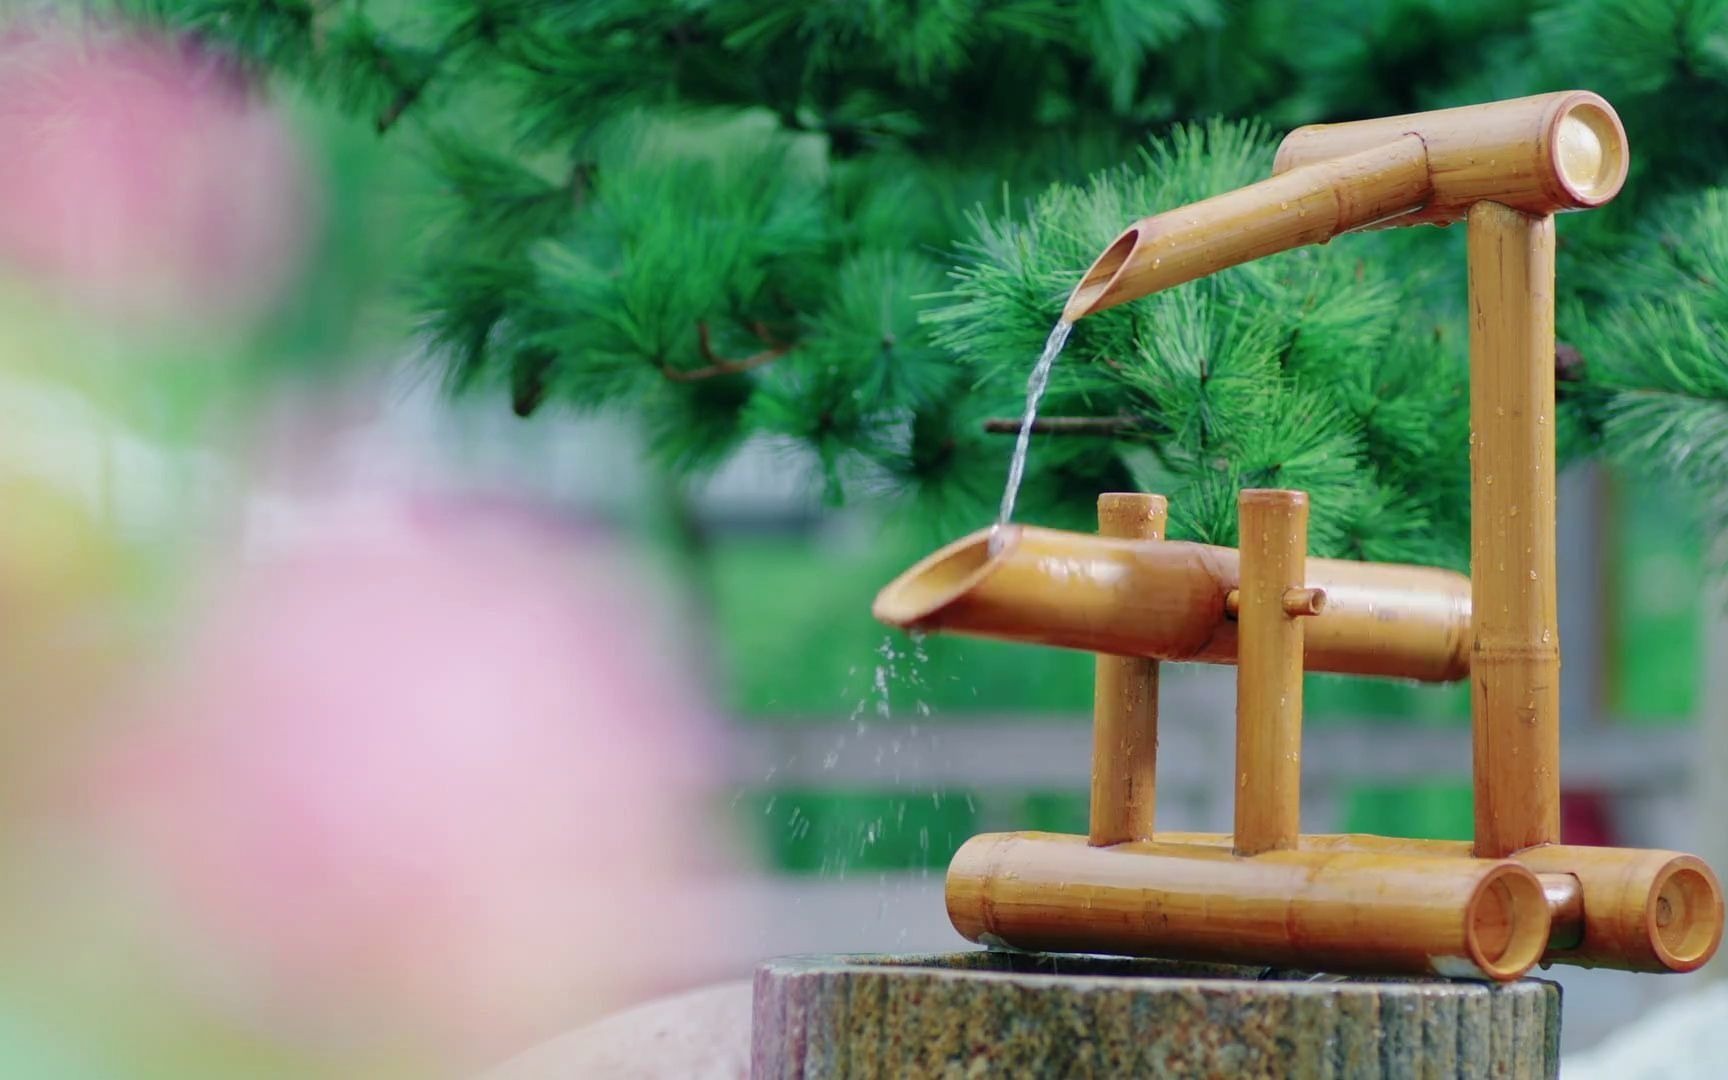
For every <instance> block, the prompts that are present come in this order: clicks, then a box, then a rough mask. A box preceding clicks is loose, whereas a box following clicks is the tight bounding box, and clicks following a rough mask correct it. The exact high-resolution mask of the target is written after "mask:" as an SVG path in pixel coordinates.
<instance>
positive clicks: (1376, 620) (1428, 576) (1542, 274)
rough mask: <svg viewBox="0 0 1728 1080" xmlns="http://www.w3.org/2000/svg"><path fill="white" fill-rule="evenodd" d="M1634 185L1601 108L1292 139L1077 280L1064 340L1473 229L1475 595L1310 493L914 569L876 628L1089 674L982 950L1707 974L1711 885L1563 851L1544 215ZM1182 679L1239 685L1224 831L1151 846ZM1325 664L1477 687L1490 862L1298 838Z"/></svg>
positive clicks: (1482, 852)
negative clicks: (1258, 274) (1057, 827)
mask: <svg viewBox="0 0 1728 1080" xmlns="http://www.w3.org/2000/svg"><path fill="white" fill-rule="evenodd" d="M1626 168H1627V150H1626V138H1625V133H1624V131H1623V130H1622V129H1621V127H1620V122H1619V119H1618V117H1616V116H1615V114H1614V110H1613V109H1612V107H1610V106H1609V105H1608V103H1607V102H1606V101H1604V100H1602V99H1601V98H1600V97H1598V96H1596V95H1595V94H1591V93H1588V92H1585V91H1567V92H1562V93H1556V94H1544V95H1539V96H1537V97H1530V98H1521V99H1517V100H1513V101H1503V102H1496V103H1492V104H1487V105H1480V106H1472V107H1469V108H1465V109H1447V110H1442V111H1439V112H1432V113H1421V114H1415V115H1410V116H1401V117H1390V118H1386V119H1381V120H1367V121H1360V122H1356V123H1347V124H1333V125H1318V126H1313V127H1308V128H1300V129H1298V130H1296V131H1294V132H1292V133H1291V134H1290V135H1289V136H1288V137H1286V139H1285V140H1284V143H1283V144H1282V145H1281V146H1280V148H1279V152H1278V155H1277V159H1276V162H1275V165H1274V175H1273V176H1272V177H1271V178H1270V179H1267V180H1263V181H1260V182H1259V183H1256V184H1251V185H1249V186H1247V187H1244V188H1241V189H1239V190H1237V191H1233V192H1229V193H1226V194H1223V195H1219V196H1215V197H1213V198H1210V199H1206V200H1203V201H1201V202H1198V203H1195V204H1193V205H1192V206H1188V207H1182V208H1179V209H1176V210H1171V211H1167V212H1165V213H1162V214H1159V215H1156V216H1154V217H1149V218H1145V219H1142V220H1141V221H1138V222H1136V223H1134V224H1133V225H1131V226H1130V227H1129V228H1128V229H1127V230H1125V231H1124V232H1123V233H1122V234H1121V235H1120V236H1118V237H1117V238H1116V240H1115V241H1113V242H1112V243H1111V244H1110V245H1108V247H1107V248H1106V249H1105V251H1104V253H1103V254H1102V255H1101V256H1100V257H1099V258H1098V260H1097V261H1096V262H1094V263H1093V265H1092V266H1091V267H1090V268H1088V269H1087V270H1086V272H1085V273H1084V274H1083V275H1082V277H1081V280H1080V283H1079V284H1078V285H1077V286H1076V287H1075V289H1074V291H1073V293H1072V294H1071V295H1070V297H1069V299H1068V302H1067V304H1066V306H1065V308H1064V311H1063V318H1065V319H1068V320H1070V321H1072V320H1075V319H1079V318H1083V317H1086V316H1088V315H1091V314H1094V313H1096V312H1098V311H1102V310H1105V309H1107V308H1109V307H1112V306H1115V305H1117V304H1120V303H1124V302H1126V301H1129V300H1133V299H1135V298H1138V297H1140V296H1144V295H1147V294H1149V293H1152V292H1155V291H1158V290H1160V289H1164V288H1169V287H1171V286H1174V285H1178V284H1181V283H1183V282H1185V281H1190V280H1193V279H1194V278H1197V277H1202V276H1204V275H1206V274H1210V273H1213V272H1216V271H1218V270H1221V269H1224V268H1226V267H1229V266H1234V265H1237V264H1239V263H1242V262H1245V261H1248V260H1250V259H1255V258H1259V257H1261V256H1264V255H1268V254H1272V253H1274V252H1277V251H1283V250H1286V249H1288V248H1291V247H1295V246H1298V245H1301V244H1309V243H1324V242H1327V241H1328V240H1330V239H1332V238H1333V237H1334V236H1336V235H1338V234H1340V233H1344V232H1349V231H1352V230H1358V229H1365V228H1382V227H1389V226H1399V225H1406V224H1422V223H1432V224H1448V223H1451V222H1454V221H1466V222H1467V223H1468V224H1467V229H1468V241H1469V242H1468V260H1469V279H1470V311H1471V327H1470V331H1471V332H1470V396H1471V401H1470V411H1471V429H1472V438H1471V446H1470V450H1469V452H1470V454H1471V511H1472V513H1471V575H1470V577H1469V578H1467V579H1466V578H1464V577H1462V576H1461V575H1457V574H1452V573H1448V572H1446V571H1440V570H1433V569H1428V568H1424V567H1406V566H1391V565H1377V564H1369V563H1355V562H1345V561H1339V560H1330V559H1309V558H1307V557H1306V515H1307V509H1306V507H1307V503H1306V496H1304V495H1303V494H1302V493H1300V492H1286V491H1252V490H1251V491H1243V492H1242V493H1241V494H1240V520H1241V529H1240V532H1241V546H1240V548H1239V549H1231V548H1223V547H1215V546H1210V545H1203V544H1192V543H1184V542H1179V541H1167V540H1164V539H1163V538H1162V535H1163V520H1164V513H1165V507H1164V500H1163V499H1162V498H1159V497H1157V496H1148V495H1133V494H1108V495H1104V496H1101V497H1100V503H1099V522H1100V531H1101V532H1103V533H1104V534H1105V535H1102V536H1088V535H1085V534H1079V533H1070V532H1061V531H1057V530H1051V529H1039V528H1032V527H1007V528H1004V529H1002V530H1001V531H1000V534H999V535H998V537H997V542H996V543H995V544H994V545H992V544H991V543H990V537H989V533H988V532H987V531H985V532H979V533H976V534H973V535H972V536H968V537H964V538H962V539H960V540H958V541H956V542H954V543H952V544H950V545H948V546H947V547H945V548H943V549H941V550H939V551H937V552H936V553H934V554H932V555H931V556H929V557H927V558H926V559H924V560H922V561H921V562H919V563H918V564H916V565H915V566H913V567H912V568H911V569H909V570H908V571H906V573H904V574H902V575H901V576H900V577H899V578H898V579H896V580H895V581H894V582H892V583H890V584H889V585H888V586H887V587H886V588H884V589H883V590H882V592H881V593H880V594H879V595H878V597H877V599H876V604H875V608H874V612H875V614H876V616H877V618H879V619H881V620H882V621H884V622H887V623H889V624H891V625H896V626H902V627H907V628H914V629H919V630H927V631H937V632H943V631H947V632H958V633H965V634H973V635H978V636H984V637H997V638H1006V639H1011V640H1017V641H1026V642H1036V643H1042V644H1048V645H1055V646H1059V647H1065V648H1075V649H1085V650H1090V651H1093V652H1096V653H1099V654H1100V656H1099V660H1098V683H1097V691H1098V701H1097V704H1096V706H1095V725H1096V729H1095V733H1094V748H1093V763H1092V769H1093V783H1092V792H1093V798H1092V826H1091V829H1090V832H1089V835H1088V836H1085V837H1073V836H1056V835H1050V834H1039V833H1006V834H994V835H984V836H978V837H974V838H973V839H972V840H970V841H968V842H967V843H966V844H965V845H964V846H963V847H962V848H961V849H960V851H959V852H958V853H957V854H956V855H955V857H954V860H953V863H952V864H951V865H950V868H949V873H948V885H947V901H948V910H949V915H950V918H951V920H952V921H953V923H954V925H955V927H956V928H957V929H959V930H960V932H961V933H962V934H964V935H966V936H967V937H968V938H971V939H972V940H974V941H980V942H985V943H989V944H997V945H1005V946H1011V947H1015V948H1021V949H1032V950H1046V951H1071V952H1089V953H1104V954H1121V955H1141V956H1156V957H1165V958H1170V959H1191V960H1213V961H1226V962H1243V963H1263V964H1277V965H1293V966H1299V967H1310V968H1320V969H1329V970H1340V971H1370V972H1407V973H1423V974H1435V975H1443V976H1466V977H1472V978H1481V979H1490V980H1495V981H1509V980H1513V979H1517V978H1518V977H1520V976H1521V975H1523V974H1524V972H1525V971H1527V970H1528V969H1529V967H1530V966H1531V965H1532V964H1535V963H1537V962H1538V961H1542V962H1547V963H1568V964H1578V965H1582V966H1596V967H1614V968H1622V969H1626V970H1634V971H1691V970H1694V969H1696V968H1698V967H1699V966H1701V965H1703V964H1704V963H1705V962H1706V961H1708V960H1709V959H1710V957H1711V956H1712V955H1713V954H1714V953H1715V951H1716V949H1717V947H1718V945H1719V944H1720V941H1721V937H1722V931H1723V901H1722V893H1721V887H1720V885H1719V884H1718V882H1717V879H1716V877H1715V875H1714V874H1713V873H1712V871H1711V870H1710V868H1709V867H1708V866H1707V865H1705V864H1704V863H1703V862H1702V861H1701V860H1699V859H1697V858H1696V857H1694V856H1691V855H1686V854H1682V853H1679V852H1672V851H1661V850H1642V849H1628V848H1597V847H1579V846H1575V845H1567V844H1563V843H1562V842H1561V837H1560V830H1559V792H1560V786H1559V785H1560V780H1559V745H1560V744H1559V738H1560V726H1559V693H1558V686H1559V681H1558V674H1559V662H1560V653H1559V635H1558V626H1557V624H1556V619H1555V517H1554V435H1553V430H1554V428H1553V424H1552V422H1551V418H1552V417H1553V415H1554V377H1553V355H1554V312H1553V304H1554V293H1553V279H1554V232H1553V214H1555V213H1557V212H1561V211H1568V210H1579V209H1588V208H1590V207H1594V206H1599V205H1601V204H1602V203H1605V202H1607V201H1608V200H1609V199H1611V198H1613V197H1614V195H1615V194H1616V193H1618V191H1619V189H1620V186H1621V184H1622V183H1623V182H1624V180H1625V176H1626ZM1460 450H1461V452H1462V450H1463V448H1460ZM1168 661H1185V662H1202V663H1218V664H1236V665H1237V672H1236V678H1237V719H1236V725H1237V744H1236V745H1237V784H1236V789H1235V797H1236V820H1235V831H1234V832H1233V833H1232V834H1229V835H1224V834H1176V833H1162V834H1160V833H1156V832H1155V831H1154V828H1153V825H1154V816H1153V808H1152V805H1151V803H1152V793H1153V791H1154V790H1155V776H1154V772H1155V766H1156V746H1157V701H1156V696H1157V665H1158V663H1159V662H1168ZM1304 671H1332V672H1340V673H1345V674H1357V675H1371V676H1394V677H1401V678H1410V679H1421V680H1426V681H1434V682H1446V681H1456V680H1459V679H1463V678H1466V677H1468V678H1470V680H1471V687H1472V693H1471V715H1472V720H1471V738H1472V746H1473V762H1472V770H1473V780H1474V794H1475V839H1474V841H1473V842H1470V843H1463V842H1450V841H1426V840H1410V839H1401V838H1396V837H1368V836H1323V835H1302V834H1301V833H1300V830H1299V822H1298V808H1299V805H1300V802H1299V798H1298V796H1299V787H1300V767H1301V766H1300V761H1301V705H1302V701H1301V682H1300V680H1301V676H1302V673H1303V672H1304ZM1137 727H1138V730H1137Z"/></svg>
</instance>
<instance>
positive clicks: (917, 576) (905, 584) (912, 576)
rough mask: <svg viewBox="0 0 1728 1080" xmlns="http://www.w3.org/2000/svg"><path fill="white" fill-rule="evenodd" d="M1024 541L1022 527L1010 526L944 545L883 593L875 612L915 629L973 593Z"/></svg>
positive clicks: (879, 617)
mask: <svg viewBox="0 0 1728 1080" xmlns="http://www.w3.org/2000/svg"><path fill="white" fill-rule="evenodd" d="M992 536H994V537H995V539H996V543H995V548H996V550H995V551H994V552H992V551H991V550H990V549H991V537H992ZM1019 542H1020V527H1019V526H1017V525H1005V526H1002V527H1001V528H999V529H996V530H993V531H992V530H986V531H983V532H976V533H973V534H972V535H970V536H963V537H961V538H960V539H958V540H956V541H954V542H953V543H952V544H949V545H948V546H946V547H943V548H938V549H937V550H936V551H934V552H932V553H931V554H929V555H926V556H925V557H924V558H922V559H920V560H919V561H918V562H916V563H914V564H913V565H912V567H911V568H910V569H908V570H907V571H906V572H905V573H904V574H901V575H900V576H899V577H897V578H895V579H894V580H893V581H892V582H890V583H889V584H888V585H887V586H886V587H885V588H884V589H883V590H882V591H881V592H879V593H877V594H876V602H875V603H874V604H872V605H871V607H870V614H871V615H873V616H875V618H876V619H877V621H879V622H883V623H886V624H888V625H889V626H897V627H899V628H901V629H903V630H907V629H914V628H916V627H917V626H918V625H919V624H921V623H923V622H926V621H928V620H929V619H931V618H934V617H935V616H936V615H937V614H938V613H939V612H941V611H942V609H943V608H945V607H947V606H948V605H949V604H952V603H953V602H954V601H956V600H958V599H960V598H961V597H963V596H965V595H966V594H967V593H969V592H971V591H972V589H974V588H975V587H976V586H977V585H978V583H979V582H981V581H983V580H984V579H985V578H986V577H987V576H989V574H990V572H991V571H992V570H993V569H994V564H997V563H999V562H1000V561H1001V558H1002V556H1003V555H1004V554H1005V553H1006V552H1008V551H1011V550H1012V549H1013V548H1014V546H1015V545H1016V544H1018V543H1019Z"/></svg>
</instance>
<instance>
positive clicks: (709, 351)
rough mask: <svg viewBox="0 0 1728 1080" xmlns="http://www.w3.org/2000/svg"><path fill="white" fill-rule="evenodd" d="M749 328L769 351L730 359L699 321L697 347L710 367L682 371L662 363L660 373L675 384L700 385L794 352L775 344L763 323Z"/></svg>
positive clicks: (782, 344)
mask: <svg viewBox="0 0 1728 1080" xmlns="http://www.w3.org/2000/svg"><path fill="white" fill-rule="evenodd" d="M750 329H751V330H752V331H753V332H754V333H755V334H756V336H757V337H759V338H761V339H762V341H763V343H764V344H766V345H767V346H768V348H766V349H763V350H762V351H761V352H759V353H752V354H751V355H749V356H746V357H744V358H743V359H741V360H728V359H726V358H725V357H722V356H721V355H720V354H718V353H716V352H715V351H714V342H713V339H712V338H711V337H710V336H709V333H708V324H707V323H705V322H699V323H697V324H696V345H697V348H699V349H700V350H701V351H702V358H703V359H704V360H707V361H708V366H707V367H699V368H690V369H688V370H681V369H679V368H675V367H671V366H669V365H666V364H662V365H660V374H662V375H664V376H666V377H667V378H668V379H670V380H672V381H673V382H700V381H702V380H703V379H715V378H719V377H720V376H722V375H737V374H740V373H741V372H745V371H749V370H750V369H751V368H758V367H761V366H762V365H763V364H767V363H772V362H773V361H775V360H778V359H780V358H781V357H782V356H785V355H786V354H787V353H789V352H791V351H792V346H790V345H787V344H785V343H783V342H778V341H775V340H774V336H773V335H772V334H770V333H769V332H768V328H767V327H766V326H764V325H763V324H762V323H753V324H751V327H750Z"/></svg>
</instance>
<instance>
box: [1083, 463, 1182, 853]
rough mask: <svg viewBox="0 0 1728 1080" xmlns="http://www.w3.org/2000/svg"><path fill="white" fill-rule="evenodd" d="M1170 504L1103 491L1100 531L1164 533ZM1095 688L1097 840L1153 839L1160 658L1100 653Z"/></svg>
mask: <svg viewBox="0 0 1728 1080" xmlns="http://www.w3.org/2000/svg"><path fill="white" fill-rule="evenodd" d="M1168 509H1169V508H1168V504H1167V503H1166V502H1165V500H1164V497H1163V496H1162V495H1144V494H1140V493H1138V492H1118V493H1108V494H1104V495H1100V496H1098V532H1099V533H1100V534H1102V535H1104V536H1113V537H1120V538H1124V539H1134V540H1162V539H1164V524H1165V521H1166V520H1167V518H1168ZM1096 664H1097V669H1096V673H1095V678H1094V684H1093V694H1092V814H1091V825H1090V834H1089V838H1090V840H1091V842H1092V843H1093V844H1097V845H1100V846H1102V845H1108V844H1119V843H1122V842H1123V841H1125V840H1150V839H1151V838H1152V825H1153V815H1154V805H1153V804H1154V801H1155V799H1156V795H1157V778H1158V661H1156V660H1152V659H1149V658H1147V657H1143V656H1113V655H1109V654H1106V653H1100V654H1099V656H1098V659H1097V661H1096Z"/></svg>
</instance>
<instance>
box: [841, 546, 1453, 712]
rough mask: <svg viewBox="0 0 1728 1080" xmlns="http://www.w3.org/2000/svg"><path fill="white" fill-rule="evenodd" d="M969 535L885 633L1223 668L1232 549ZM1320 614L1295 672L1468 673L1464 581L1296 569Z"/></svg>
mask: <svg viewBox="0 0 1728 1080" xmlns="http://www.w3.org/2000/svg"><path fill="white" fill-rule="evenodd" d="M991 535H992V530H990V529H981V530H979V531H978V532H976V533H973V534H972V535H970V536H966V537H962V538H961V539H959V540H956V541H954V542H953V543H951V544H949V545H948V546H946V547H944V548H941V549H939V550H938V551H936V552H934V553H932V554H930V555H928V556H926V557H925V558H923V559H921V560H919V561H918V562H917V563H915V564H914V565H913V566H912V567H911V568H910V569H908V570H906V571H905V572H904V573H902V574H901V575H900V576H899V577H898V578H896V579H894V580H893V581H892V582H890V583H889V584H888V585H887V586H885V587H884V588H883V589H882V591H881V592H880V593H878V594H877V596H876V603H875V606H874V607H873V608H872V611H873V613H874V614H875V616H876V618H878V619H880V620H881V621H882V622H885V623H887V624H888V625H890V626H898V627H902V628H905V629H911V630H920V631H925V632H929V633H958V634H970V635H973V636H977V637H988V638H1002V639H1005V640H1009V641H1024V642H1034V643H1037V644H1043V645H1056V646H1061V647H1063V648H1069V649H1084V650H1086V651H1088V652H1099V653H1113V654H1116V655H1119V656H1147V657H1152V658H1155V659H1158V660H1166V661H1169V660H1183V661H1189V662H1194V663H1208V664H1233V663H1235V662H1236V652H1237V636H1238V635H1237V623H1236V621H1235V619H1234V618H1233V617H1232V616H1231V615H1230V614H1229V613H1228V612H1227V611H1226V604H1227V600H1228V597H1229V595H1230V594H1231V593H1232V592H1233V591H1235V590H1236V589H1237V586H1238V572H1239V564H1240V560H1239V557H1238V554H1237V551H1236V549H1235V548H1224V547H1212V546H1210V545H1206V544H1190V543H1186V542H1183V541H1177V540H1160V541H1145V540H1117V539H1111V538H1109V537H1102V536H1093V535H1089V534H1087V533H1074V532H1064V531H1060V530H1056V529H1040V528H1036V527H1033V526H1019V525H1016V526H1011V527H1009V528H1005V529H1002V530H1001V531H1000V534H999V536H998V543H997V544H996V548H995V550H994V551H992V550H991V543H990V538H991ZM1307 584H1308V586H1309V587H1311V588H1316V589H1321V590H1323V591H1324V592H1325V593H1326V605H1325V609H1324V610H1323V611H1322V612H1321V613H1320V614H1319V615H1316V616H1314V617H1313V618H1311V619H1309V620H1308V622H1307V625H1306V628H1305V634H1306V642H1305V646H1306V651H1307V666H1308V670H1309V671H1333V672H1341V673H1345V674H1353V675H1385V676H1391V677H1396V678H1402V679H1421V680H1424V681H1427V682H1452V681H1455V680H1458V679H1462V678H1463V677H1464V676H1465V675H1467V674H1468V673H1469V670H1470V581H1469V579H1467V578H1465V577H1464V576H1463V575H1462V574H1455V573H1452V572H1451V571H1447V570H1436V569H1434V568H1432V567H1427V566H1397V565H1391V564H1377V563H1360V562H1351V561H1349V560H1344V559H1309V560H1308V582H1307Z"/></svg>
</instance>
